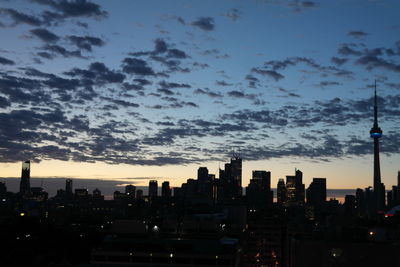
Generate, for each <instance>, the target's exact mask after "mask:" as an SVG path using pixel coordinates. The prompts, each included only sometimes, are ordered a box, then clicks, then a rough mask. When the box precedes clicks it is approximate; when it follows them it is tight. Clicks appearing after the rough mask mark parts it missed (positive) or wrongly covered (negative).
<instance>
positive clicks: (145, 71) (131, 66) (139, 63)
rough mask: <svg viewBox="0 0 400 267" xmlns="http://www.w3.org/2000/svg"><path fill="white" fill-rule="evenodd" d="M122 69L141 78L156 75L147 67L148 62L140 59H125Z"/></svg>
mask: <svg viewBox="0 0 400 267" xmlns="http://www.w3.org/2000/svg"><path fill="white" fill-rule="evenodd" d="M122 69H123V71H124V72H126V73H129V74H136V75H141V76H148V75H155V73H154V71H153V69H152V68H151V67H149V66H148V65H147V62H146V61H144V60H142V59H138V58H125V59H124V60H123V65H122Z"/></svg>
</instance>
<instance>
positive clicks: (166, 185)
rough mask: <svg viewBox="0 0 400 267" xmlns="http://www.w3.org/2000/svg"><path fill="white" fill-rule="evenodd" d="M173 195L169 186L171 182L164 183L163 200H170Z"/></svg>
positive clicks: (162, 186)
mask: <svg viewBox="0 0 400 267" xmlns="http://www.w3.org/2000/svg"><path fill="white" fill-rule="evenodd" d="M171 195H172V189H171V187H170V186H169V182H168V181H165V182H163V183H162V185H161V196H162V197H163V198H170V197H171Z"/></svg>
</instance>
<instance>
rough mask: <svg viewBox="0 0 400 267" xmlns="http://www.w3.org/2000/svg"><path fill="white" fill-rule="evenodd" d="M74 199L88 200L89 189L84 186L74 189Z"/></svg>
mask: <svg viewBox="0 0 400 267" xmlns="http://www.w3.org/2000/svg"><path fill="white" fill-rule="evenodd" d="M74 197H75V200H80V201H83V200H88V199H89V190H87V189H86V188H77V189H75V194H74Z"/></svg>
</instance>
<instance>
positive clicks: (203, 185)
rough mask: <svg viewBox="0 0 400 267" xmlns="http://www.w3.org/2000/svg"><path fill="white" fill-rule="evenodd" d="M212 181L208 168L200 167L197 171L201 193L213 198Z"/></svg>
mask: <svg viewBox="0 0 400 267" xmlns="http://www.w3.org/2000/svg"><path fill="white" fill-rule="evenodd" d="M212 180H213V179H212V177H211V174H209V173H208V169H207V168H206V167H200V168H199V169H198V170H197V182H198V187H199V188H198V191H199V193H201V194H202V195H205V196H208V197H212Z"/></svg>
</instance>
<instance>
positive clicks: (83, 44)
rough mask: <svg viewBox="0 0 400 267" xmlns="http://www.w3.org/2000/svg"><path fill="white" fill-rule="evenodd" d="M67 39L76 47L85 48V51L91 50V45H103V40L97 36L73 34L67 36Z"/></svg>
mask: <svg viewBox="0 0 400 267" xmlns="http://www.w3.org/2000/svg"><path fill="white" fill-rule="evenodd" d="M68 40H69V41H70V42H71V43H73V44H74V45H76V46H77V47H79V48H81V49H85V50H86V51H89V52H90V51H92V46H99V47H101V46H103V45H104V41H103V40H102V39H100V38H97V37H92V36H75V35H70V36H68Z"/></svg>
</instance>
